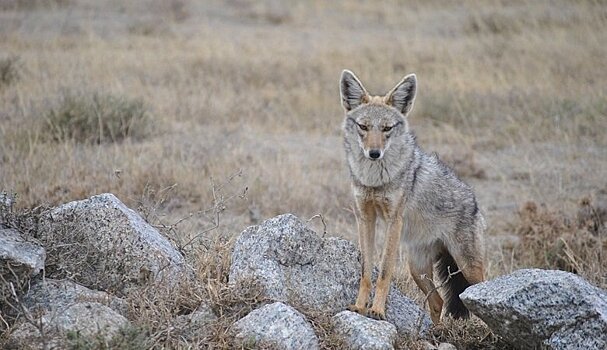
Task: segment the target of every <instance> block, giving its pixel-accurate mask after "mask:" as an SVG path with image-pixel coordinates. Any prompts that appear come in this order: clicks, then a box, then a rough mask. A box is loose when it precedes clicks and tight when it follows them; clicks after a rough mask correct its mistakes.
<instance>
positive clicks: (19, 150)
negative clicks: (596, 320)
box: [0, 0, 607, 348]
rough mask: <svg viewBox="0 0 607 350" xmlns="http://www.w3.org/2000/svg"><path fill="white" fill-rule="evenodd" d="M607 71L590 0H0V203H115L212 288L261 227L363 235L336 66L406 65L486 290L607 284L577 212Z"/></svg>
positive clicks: (370, 70)
mask: <svg viewBox="0 0 607 350" xmlns="http://www.w3.org/2000/svg"><path fill="white" fill-rule="evenodd" d="M606 60H607V4H606V3H605V2H604V1H601V0H593V1H592V0H589V1H576V2H572V1H480V0H479V1H462V2H459V1H458V2H455V1H422V0H412V1H387V2H381V3H379V2H378V3H374V2H373V3H372V2H363V1H319V0H311V1H306V2H303V1H278V0H277V1H271V0H265V1H250V0H231V1H188V0H170V1H169V0H166V1H165V0H149V1H146V0H140V1H118V0H108V1H94V0H54V1H53V0H47V1H44V0H24V1H19V0H1V1H0V190H7V191H12V192H16V193H17V194H18V207H19V208H21V209H26V208H32V207H35V206H38V205H54V204H58V203H62V202H66V201H70V200H75V199H81V198H85V197H88V196H90V195H93V194H97V193H102V192H112V193H114V194H116V195H117V196H118V197H119V198H121V199H122V200H123V201H124V202H125V203H126V204H127V205H129V206H130V207H133V208H139V209H140V210H141V211H142V212H143V213H144V214H145V215H146V216H147V218H148V220H150V221H151V222H152V223H154V224H155V225H157V226H158V227H160V228H161V229H162V230H164V232H166V233H167V234H168V235H170V236H171V238H172V239H173V240H174V241H175V242H176V244H178V245H180V246H182V247H184V246H187V247H184V248H187V249H186V250H187V251H188V252H189V258H190V259H191V260H192V262H193V263H194V264H196V265H197V266H205V267H206V268H205V269H201V272H200V273H201V276H202V277H203V278H204V279H205V280H209V281H211V280H213V282H209V284H210V285H211V284H213V283H214V284H213V286H214V287H213V288H219V289H221V288H222V286H223V284H225V278H226V277H225V274H226V271H225V266H226V264H227V263H226V261H227V259H229V257H228V256H227V255H228V253H227V252H228V250H229V242H230V238H231V237H234V235H236V234H237V233H239V232H240V231H241V230H242V229H244V228H245V227H246V226H248V225H251V224H255V223H257V222H259V221H260V220H263V219H264V218H268V217H271V216H274V215H277V214H280V213H285V212H291V213H294V214H296V215H298V216H299V217H301V218H303V219H309V218H312V217H313V216H315V215H316V214H321V215H322V217H323V218H324V221H325V223H326V228H325V227H323V225H322V223H321V221H320V220H319V219H318V217H317V218H314V219H312V220H311V221H310V223H311V225H312V226H313V227H315V228H316V229H318V231H320V232H322V231H323V230H326V231H327V234H328V235H334V236H340V237H344V238H347V239H352V240H355V239H356V232H355V219H354V216H353V213H352V210H351V206H352V204H353V201H352V198H351V195H350V188H349V179H348V175H347V170H346V165H345V162H344V161H343V150H342V148H341V122H342V118H343V111H342V109H341V106H340V100H339V90H338V79H339V75H340V72H341V70H342V69H344V68H349V69H352V70H353V71H354V72H356V73H357V74H358V75H359V76H360V77H361V79H362V80H363V82H365V84H366V86H367V87H368V88H369V90H370V91H371V92H375V93H384V92H385V91H386V90H387V89H389V88H391V87H392V86H393V85H394V84H395V83H396V82H397V81H398V80H399V79H400V78H401V77H402V76H403V75H405V74H407V73H411V72H415V73H416V74H417V77H418V82H419V89H418V98H417V101H416V105H415V108H414V110H413V112H412V114H411V116H410V125H411V127H412V128H413V129H414V130H415V131H416V134H417V135H418V141H419V142H420V144H421V145H422V147H423V148H424V149H425V150H426V151H428V152H433V151H435V152H437V153H438V154H439V156H440V157H441V158H443V159H445V160H446V161H447V162H449V163H451V164H453V165H454V166H455V168H456V170H457V171H458V172H459V173H460V175H461V176H462V178H463V179H464V180H465V181H467V182H468V183H470V184H471V185H472V186H473V187H474V188H475V189H476V192H477V195H478V197H479V202H480V204H481V207H482V209H483V211H484V213H485V214H486V217H487V218H488V225H489V230H488V233H487V235H488V240H487V241H488V242H487V243H488V247H489V254H488V255H489V265H488V274H489V276H490V277H492V276H496V275H500V274H503V273H507V272H509V271H511V270H512V269H516V268H520V267H526V266H542V267H558V268H563V269H568V270H573V271H576V272H578V273H580V274H582V275H584V276H585V277H587V278H589V279H590V280H591V281H593V282H594V283H596V284H598V285H601V286H603V287H605V286H607V273H606V272H605V271H607V270H605V269H604V268H607V262H606V261H605V260H607V259H605V258H604V257H602V255H601V252H602V250H604V249H603V248H604V244H605V243H604V242H605V239H604V237H603V236H604V234H605V229H604V228H602V227H598V228H596V229H595V228H594V227H593V228H588V227H585V226H583V225H582V226H581V227H578V225H577V224H576V222H577V217H576V212H577V210H578V208H579V207H580V204H579V203H580V201H581V199H582V198H586V199H585V201H584V203H585V204H586V206H590V207H591V208H592V207H593V206H597V205H598V204H597V203H598V202H599V199H600V198H598V197H599V196H600V195H601V194H600V193H599V192H600V190H607V180H606V178H605V176H606V175H607V136H606V130H607V68H606V65H605V62H606ZM527 201H532V202H534V204H528V205H527V206H525V207H523V206H524V204H525V203H526V202H527ZM534 206H535V207H534ZM521 208H522V209H521ZM599 226H600V225H599ZM517 239H522V242H523V243H522V244H519V245H517V244H516V240H517ZM190 241H191V242H190ZM556 241H558V242H562V244H560V245H556V246H555V244H553V243H555V242H556ZM188 243H190V244H188ZM209 261H212V262H213V263H212V264H210V265H209ZM209 266H212V267H209ZM398 279H399V286H400V287H401V288H403V289H404V290H405V291H406V292H407V294H409V295H411V296H412V297H414V298H416V300H418V301H420V302H421V300H422V297H421V295H419V293H418V291H417V290H416V288H415V287H414V286H413V283H412V282H411V281H409V279H408V277H407V276H406V274H404V273H401V274H400V275H399V276H398ZM224 299H225V298H224ZM224 299H222V300H224ZM224 301H225V300H224ZM226 312H227V311H226ZM148 316H149V315H145V317H148ZM141 317H143V316H141ZM148 326H149V327H150V329H151V330H150V332H151V333H154V332H156V331H158V329H161V328H162V325H159V324H156V323H154V324H151V323H150V324H149V325H148ZM479 327H480V329H481V331H479ZM484 331H486V329H483V328H482V326H479V325H478V324H476V323H474V322H473V321H470V322H469V323H463V324H458V325H452V327H451V328H450V329H448V330H446V331H444V330H443V332H442V334H439V335H438V337H440V338H441V339H443V340H445V339H446V340H450V341H453V342H455V343H457V344H459V345H460V347H462V348H467V347H469V348H475V347H477V348H478V347H483V346H489V345H488V344H489V342H491V341H492V340H491V339H493V338H492V337H487V336H486V334H475V333H474V332H477V333H479V332H480V333H482V332H484ZM218 333H220V332H219V331H218ZM483 336H484V337H483ZM216 338H217V339H216V340H217V344H221V341H220V340H221V336H219V335H218V336H217V337H216ZM483 342H485V343H483ZM325 344H330V342H329V341H328V340H327V342H326V343H325ZM155 345H158V344H155ZM165 345H166V346H174V345H175V344H174V343H170V342H169V341H167V343H166V344H165ZM327 346H328V345H327Z"/></svg>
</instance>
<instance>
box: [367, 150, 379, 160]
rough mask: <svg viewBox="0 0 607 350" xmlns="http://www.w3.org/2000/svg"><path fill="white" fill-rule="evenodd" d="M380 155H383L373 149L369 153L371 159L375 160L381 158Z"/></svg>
mask: <svg viewBox="0 0 607 350" xmlns="http://www.w3.org/2000/svg"><path fill="white" fill-rule="evenodd" d="M380 155H381V153H380V152H379V150H378V149H372V150H370V151H369V157H371V158H373V159H377V158H379V156H380Z"/></svg>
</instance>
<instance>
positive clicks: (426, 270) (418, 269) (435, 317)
mask: <svg viewBox="0 0 607 350" xmlns="http://www.w3.org/2000/svg"><path fill="white" fill-rule="evenodd" d="M412 260H413V259H411V257H409V261H408V263H409V272H410V273H411V277H413V280H414V281H415V284H417V286H418V287H419V289H421V290H422V292H424V295H425V296H426V299H428V307H429V308H430V318H432V322H433V323H434V324H438V323H439V322H440V316H441V312H442V310H443V299H442V298H441V297H440V295H439V294H438V290H437V289H436V287H435V286H434V282H433V281H432V262H430V261H429V262H424V263H421V264H420V262H415V261H412Z"/></svg>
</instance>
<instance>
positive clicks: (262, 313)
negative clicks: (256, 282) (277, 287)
mask: <svg viewBox="0 0 607 350" xmlns="http://www.w3.org/2000/svg"><path fill="white" fill-rule="evenodd" d="M232 331H233V334H234V340H235V344H234V346H235V347H238V348H241V347H243V348H255V349H268V348H269V349H294V350H295V349H309V350H314V349H318V348H319V345H318V338H316V335H315V334H314V329H313V328H312V325H311V324H310V323H309V322H308V321H306V319H305V317H304V316H303V315H302V314H301V313H299V312H298V311H297V310H295V309H294V308H292V307H290V306H288V305H285V304H283V303H280V302H276V303H273V304H270V305H266V306H263V307H261V308H259V309H256V310H253V311H251V312H250V313H249V314H248V315H247V316H245V317H243V318H241V319H240V320H239V321H237V322H236V323H234V325H233V326H232Z"/></svg>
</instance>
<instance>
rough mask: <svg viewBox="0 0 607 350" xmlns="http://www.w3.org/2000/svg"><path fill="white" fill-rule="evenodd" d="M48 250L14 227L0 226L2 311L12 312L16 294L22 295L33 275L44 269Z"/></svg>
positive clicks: (0, 308)
mask: <svg viewBox="0 0 607 350" xmlns="http://www.w3.org/2000/svg"><path fill="white" fill-rule="evenodd" d="M45 260H46V252H45V250H44V248H43V247H42V246H40V245H38V244H36V243H35V242H31V241H28V240H25V239H24V238H23V236H21V234H20V233H19V232H18V231H17V230H14V229H10V228H7V229H2V228H0V277H1V279H0V300H10V301H12V302H10V303H2V302H0V313H10V312H11V311H12V310H10V307H9V305H13V304H14V298H13V297H14V294H17V295H20V294H21V293H22V292H23V290H24V289H27V285H28V283H29V280H30V278H31V277H32V276H35V275H37V274H39V273H40V272H41V271H42V270H43V269H44V261H45Z"/></svg>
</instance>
